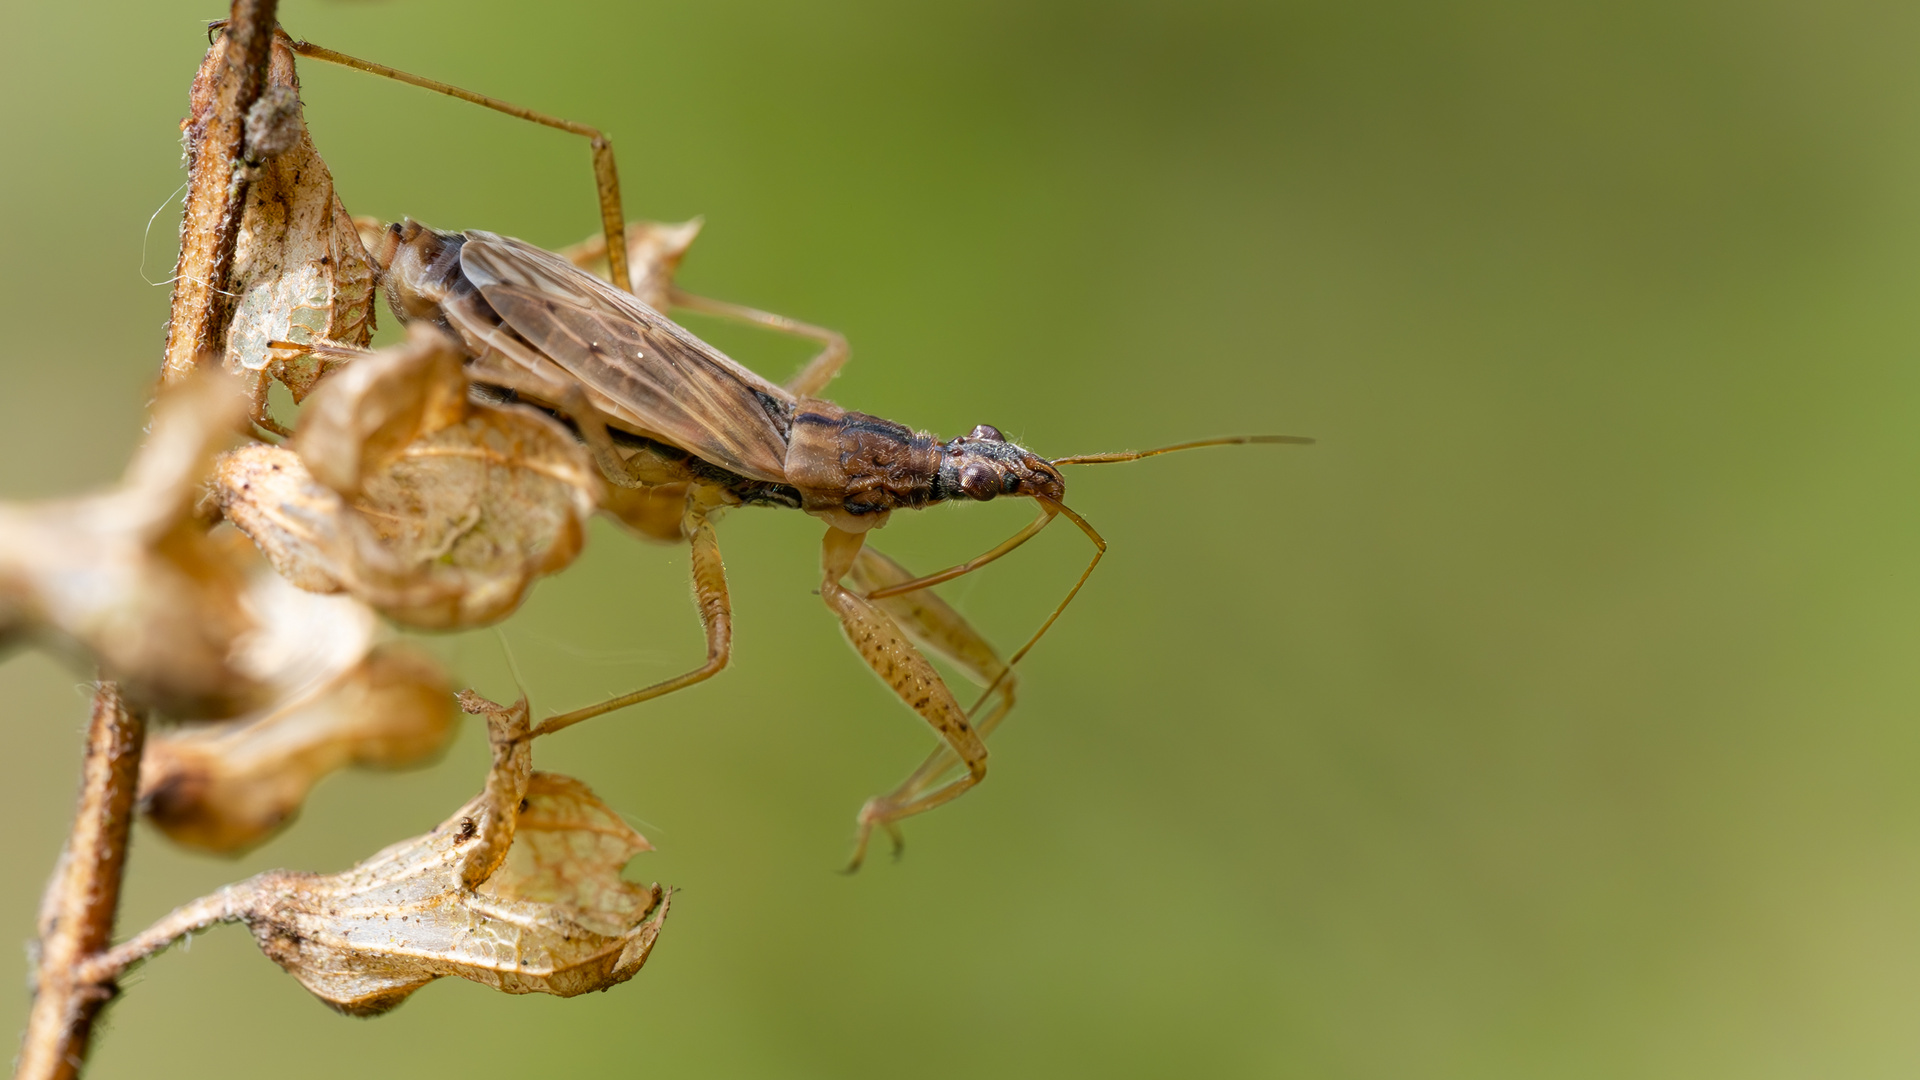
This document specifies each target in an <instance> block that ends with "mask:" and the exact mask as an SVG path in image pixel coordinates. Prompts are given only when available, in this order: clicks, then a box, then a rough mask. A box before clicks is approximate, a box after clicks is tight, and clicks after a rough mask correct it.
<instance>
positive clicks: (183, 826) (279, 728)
mask: <svg viewBox="0 0 1920 1080" xmlns="http://www.w3.org/2000/svg"><path fill="white" fill-rule="evenodd" d="M356 606H357V605H356ZM452 693H453V690H452V687H450V686H449V685H448V684H447V677H446V674H445V673H444V672H443V671H442V670H441V669H440V665H439V664H437V663H436V662H434V660H433V659H432V658H430V657H428V656H425V655H423V654H421V653H420V652H418V651H416V650H413V649H409V648H406V647H404V646H399V645H388V646H382V647H380V648H376V649H374V650H373V651H372V652H371V653H369V654H367V655H366V656H364V657H363V658H361V659H360V660H358V662H356V663H354V664H353V665H352V666H351V667H349V668H347V669H346V670H343V671H340V672H337V673H335V677H334V678H333V679H332V680H331V681H329V682H327V683H325V684H323V685H321V686H318V687H314V688H309V689H304V690H302V691H300V692H298V693H297V694H296V695H294V696H292V697H290V698H289V699H287V700H285V701H284V702H282V703H281V704H279V705H278V706H276V707H275V708H273V709H272V710H270V711H268V712H266V713H265V714H263V715H258V716H251V717H245V718H242V719H239V720H232V721H227V722H224V723H219V724H208V725H196V726H194V727H188V728H176V729H174V730H171V731H166V732H159V733H155V734H154V735H152V736H150V737H149V738H148V740H147V746H146V754H145V757H144V759H143V761H142V764H141V768H140V809H141V812H142V813H144V814H145V815H146V817H147V819H148V820H149V821H151V822H153V823H154V825H156V826H158V827H159V829H160V830H161V831H162V832H164V833H166V834H167V836H168V837H170V838H171V839H173V840H174V841H175V842H176V843H180V844H184V845H186V846H188V847H195V848H200V849H203V850H207V851H217V852H223V853H237V852H240V851H244V850H245V849H247V848H249V847H252V846H254V845H255V844H258V843H260V842H261V841H263V840H265V839H266V838H267V837H268V836H270V835H272V834H273V833H274V832H275V831H276V830H278V829H279V828H280V827H281V826H282V825H284V824H286V823H287V822H288V821H289V820H290V819H291V818H292V817H293V815H294V814H295V813H297V812H298V811H299V809H300V805H301V803H303V802H304V801H305V800H306V797H307V793H308V792H309V791H310V790H311V789H312V787H313V785H314V784H315V783H317V782H318V781H319V780H320V779H321V778H322V777H324V776H326V775H327V774H328V773H331V772H333V771H335V770H337V769H340V768H342V767H344V766H346V765H350V764H352V765H373V766H382V767H393V768H398V767H402V766H406V765H412V764H417V763H419V762H421V761H424V760H426V759H428V758H431V757H433V756H434V755H436V754H438V753H439V751H440V750H441V748H442V747H444V746H445V745H446V741H447V738H448V737H449V736H450V735H451V734H452V733H453V730H454V725H453V718H454V709H453V697H452Z"/></svg>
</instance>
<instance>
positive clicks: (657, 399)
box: [460, 230, 793, 483]
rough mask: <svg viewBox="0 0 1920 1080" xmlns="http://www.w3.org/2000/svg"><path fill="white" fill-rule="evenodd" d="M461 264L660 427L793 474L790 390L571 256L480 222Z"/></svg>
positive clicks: (719, 456)
mask: <svg viewBox="0 0 1920 1080" xmlns="http://www.w3.org/2000/svg"><path fill="white" fill-rule="evenodd" d="M460 268H461V270H462V271H464V272H465V274H466V276H467V279H468V280H469V281H471V282H473V284H474V286H475V287H476V288H478V289H479V290H480V295H481V296H483V297H485V298H486V301H487V303H488V304H490V305H492V307H493V309H494V310H495V311H496V312H498V313H499V314H500V318H501V319H502V320H504V321H505V322H506V324H507V325H508V326H510V327H512V328H513V329H514V331H515V332H516V333H518V334H519V335H520V336H521V337H524V338H526V339H527V341H528V342H529V343H530V344H532V345H533V347H534V348H536V349H538V350H540V351H541V352H542V353H544V354H546V355H547V356H548V357H550V358H552V360H553V361H554V362H555V363H557V364H559V365H560V366H561V367H563V368H565V369H566V370H567V372H568V374H570V375H572V376H573V377H574V378H576V379H579V380H580V381H581V383H583V384H585V385H586V386H587V387H589V388H591V389H593V390H595V391H597V392H598V393H600V394H603V395H605V396H606V397H607V398H609V399H611V400H613V401H615V402H617V403H619V404H620V405H622V406H624V407H625V408H626V409H627V410H628V411H630V412H631V413H632V414H633V415H634V416H635V417H637V418H639V420H640V421H641V423H642V425H643V426H644V427H645V428H646V434H649V435H653V436H657V437H659V438H660V439H662V440H664V441H666V442H669V443H672V444H673V445H675V446H678V447H680V448H681V449H683V450H687V451H689V452H690V453H693V454H696V455H698V456H700V457H702V458H705V459H706V460H708V461H711V462H713V463H714V464H716V465H719V466H721V467H723V468H726V469H729V470H731V471H733V472H737V473H740V474H742V475H745V476H750V477H753V478H754V479H757V480H768V481H772V482H774V483H784V482H785V481H786V469H785V462H786V456H787V439H786V434H785V431H784V428H785V425H784V424H783V423H781V422H780V421H779V420H777V419H776V418H775V416H774V414H773V413H772V412H770V411H769V407H772V408H774V409H779V408H781V407H783V406H787V405H791V404H792V402H793V397H792V395H790V394H788V393H787V392H786V391H784V390H782V389H780V388H779V387H777V386H774V385H773V384H772V383H769V382H767V381H766V380H765V379H762V378H760V377H759V376H758V375H755V374H754V373H753V372H751V371H748V370H747V369H746V368H744V367H741V366H740V365H739V364H737V363H735V362H734V361H732V360H730V359H728V358H727V357H726V356H725V355H723V354H722V353H720V351H719V350H717V349H715V348H713V347H712V346H711V345H708V344H707V343H706V342H703V341H701V340H700V339H699V338H696V337H694V336H693V335H692V334H690V333H688V332H687V331H685V330H683V329H681V328H680V327H679V326H678V325H677V324H675V323H674V322H673V321H672V320H671V319H668V318H667V317H666V316H664V315H662V314H660V313H659V312H657V311H655V310H653V309H652V308H650V307H648V306H647V305H646V304H644V303H642V302H640V301H639V300H638V299H636V298H635V297H633V296H630V295H628V294H627V293H624V292H621V291H619V290H618V289H615V288H614V287H613V286H611V285H608V284H607V283H606V282H604V281H601V280H600V279H599V278H596V277H594V276H593V275H591V274H589V273H587V272H586V271H584V270H581V269H579V268H578V267H576V266H574V265H573V264H572V263H569V262H567V261H566V260H565V259H562V258H560V257H559V256H557V255H553V254H551V253H549V252H546V251H542V250H541V249H539V248H536V247H534V246H532V245H531V244H525V243H522V242H520V241H518V240H515V239H512V238H511V237H504V236H497V235H495V234H493V233H488V232H480V231H477V230H476V231H473V232H469V233H467V242H466V244H465V245H464V246H462V247H461V249H460Z"/></svg>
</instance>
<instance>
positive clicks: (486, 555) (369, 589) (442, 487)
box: [215, 327, 600, 630]
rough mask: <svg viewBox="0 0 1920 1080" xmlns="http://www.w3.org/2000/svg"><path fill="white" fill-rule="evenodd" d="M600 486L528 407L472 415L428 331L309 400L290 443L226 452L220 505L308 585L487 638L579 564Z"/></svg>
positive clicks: (572, 444) (397, 615) (567, 439)
mask: <svg viewBox="0 0 1920 1080" xmlns="http://www.w3.org/2000/svg"><path fill="white" fill-rule="evenodd" d="M599 496H600V483H599V481H598V480H597V479H596V478H595V473H594V469H593V463H592V460H591V458H590V457H589V456H588V454H587V451H586V450H585V448H583V447H582V446H581V445H580V443H579V442H578V441H577V440H575V439H574V437H573V436H572V434H571V433H570V432H568V431H567V429H566V428H565V427H562V426H561V425H560V424H559V423H558V422H556V421H555V420H553V419H552V418H551V417H549V416H546V415H545V414H543V413H541V412H538V411H537V410H534V409H532V408H529V407H526V406H493V405H484V404H478V403H473V402H470V401H469V400H468V397H467V376H466V372H465V370H464V369H463V368H462V366H461V362H460V357H459V355H458V354H457V353H455V352H454V351H453V350H452V348H451V346H450V344H449V343H448V342H447V340H446V339H445V337H444V336H443V335H441V334H439V333H438V332H437V331H435V330H433V329H432V328H430V327H423V328H421V329H420V330H419V331H417V332H415V333H414V334H413V335H412V337H411V338H410V339H409V341H408V342H407V344H406V345H404V346H401V347H398V348H395V349H388V350H383V351H380V352H376V353H369V354H367V355H366V356H364V357H362V358H360V359H358V360H356V361H355V362H354V363H353V364H352V365H351V366H349V367H348V368H347V369H346V370H344V371H342V372H340V373H339V374H338V375H336V376H334V377H333V378H330V379H328V380H327V381H326V382H325V383H324V384H323V385H322V386H321V388H320V389H319V390H318V391H317V392H316V393H315V394H314V396H313V399H312V400H311V402H310V403H309V406H308V408H307V410H306V412H305V414H304V415H303V417H302V420H301V424H300V431H299V433H298V435H297V436H296V437H295V439H294V440H293V443H292V445H291V447H290V448H289V447H279V446H262V445H256V446H249V447H243V448H241V449H239V450H235V451H233V452H231V453H229V454H227V455H226V456H224V457H223V458H222V459H221V460H220V462H219V466H218V469H217V471H216V481H215V499H216V502H217V504H218V506H219V508H220V511H221V513H222V514H224V515H225V516H226V518H227V520H229V521H231V522H233V523H234V525H236V526H238V527H239V529H240V530H241V531H242V532H244V533H246V534H247V535H248V536H250V537H252V538H253V541H254V542H255V543H256V544H258V545H259V546H260V549H261V550H262V551H263V552H265V553H266V555H267V558H268V559H270V560H271V561H272V562H273V564H274V566H275V567H277V568H278V569H279V570H280V572H281V573H282V574H283V575H285V576H286V578H287V580H289V581H292V582H293V583H295V584H296V585H299V586H300V587H301V588H303V589H310V590H313V591H315V592H346V593H350V594H352V595H353V596H355V597H357V598H359V599H361V600H363V601H365V602H366V603H368V604H371V605H372V606H373V607H374V608H376V609H378V610H379V611H380V612H381V613H382V614H384V615H386V616H387V617H388V618H391V619H393V620H394V621H396V622H400V623H404V624H406V625H409V626H417V627H423V628H427V629H436V630H438V629H456V628H465V627H472V626H482V625H485V624H487V623H490V622H493V621H495V620H498V619H500V618H504V617H505V616H506V615H508V614H510V613H512V611H513V610H514V609H515V608H516V607H518V606H519V604H520V601H521V600H522V599H523V598H524V597H525V595H526V592H527V590H528V589H529V588H530V587H531V586H532V584H533V582H534V581H535V580H536V579H537V578H539V577H540V576H541V575H544V574H550V573H554V572H556V571H558V570H561V569H564V568H565V567H566V566H567V564H568V563H570V562H572V561H573V559H574V557H575V556H576V555H578V554H579V552H580V547H581V544H582V543H583V542H584V539H585V525H586V520H587V518H588V517H589V516H591V515H592V513H593V512H594V508H595V506H596V504H597V503H598V501H599Z"/></svg>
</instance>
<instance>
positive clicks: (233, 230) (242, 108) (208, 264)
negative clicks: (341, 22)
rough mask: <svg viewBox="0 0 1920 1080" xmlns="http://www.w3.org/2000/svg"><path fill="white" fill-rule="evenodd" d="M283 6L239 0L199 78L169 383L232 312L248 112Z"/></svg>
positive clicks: (207, 350) (212, 346) (213, 344)
mask: <svg viewBox="0 0 1920 1080" xmlns="http://www.w3.org/2000/svg"><path fill="white" fill-rule="evenodd" d="M278 6H279V0H233V16H232V18H231V20H229V22H228V23H227V29H226V34H225V36H224V37H223V38H222V39H221V40H220V42H219V43H218V44H216V45H215V46H214V47H213V49H211V50H210V51H209V52H208V53H207V59H206V61H205V62H203V63H202V64H201V67H200V74H199V75H198V76H197V77H196V78H195V80H194V102H195V109H194V115H193V116H192V118H191V119H190V121H189V124H190V126H189V127H188V129H187V132H186V136H187V146H188V153H189V156H190V158H191V166H190V171H189V173H188V177H187V202H186V210H185V212H184V213H183V214H182V215H181V218H180V259H179V261H178V262H177V263H175V264H174V269H173V274H174V284H173V313H172V316H171V318H170V319H169V320H168V322H167V353H166V359H165V362H164V363H163V365H162V367H161V371H160V382H161V384H162V385H167V384H171V383H175V382H178V381H180V380H181V379H184V378H186V377H187V376H188V375H189V374H191V373H192V372H193V370H194V368H195V366H196V365H197V364H198V363H199V360H200V358H201V357H202V356H205V355H209V354H212V353H214V352H216V351H218V349H219V347H220V338H221V336H222V334H224V333H225V331H226V323H227V319H228V317H229V315H230V314H231V313H232V311H233V305H232V304H231V303H230V302H228V298H227V296H226V292H227V276H228V271H229V270H230V269H231V267H232V265H233V248H234V243H235V241H237V240H238V239H239V232H240V214H241V212H242V211H243V210H244V209H246V204H247V182H248V178H247V174H246V172H245V170H244V169H242V168H241V164H240V159H241V150H242V146H243V143H244V141H245V139H246V119H247V110H248V109H250V108H252V107H253V103H254V102H255V101H256V100H258V99H259V97H260V89H261V87H262V86H263V85H264V84H265V80H266V72H267V55H268V51H269V49H270V47H271V45H272V43H273V29H274V11H275V8H277V7H278ZM209 91H210V93H211V100H210V102H208V103H207V104H208V107H206V108H204V109H203V108H202V107H201V103H202V95H203V94H204V93H207V92H209Z"/></svg>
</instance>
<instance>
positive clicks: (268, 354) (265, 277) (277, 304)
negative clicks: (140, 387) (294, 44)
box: [226, 35, 374, 418]
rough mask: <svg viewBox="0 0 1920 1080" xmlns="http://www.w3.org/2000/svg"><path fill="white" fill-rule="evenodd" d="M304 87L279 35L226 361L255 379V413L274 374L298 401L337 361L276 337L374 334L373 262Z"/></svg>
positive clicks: (344, 340)
mask: <svg viewBox="0 0 1920 1080" xmlns="http://www.w3.org/2000/svg"><path fill="white" fill-rule="evenodd" d="M299 89H300V82H299V78H298V77H297V76H296V75H295V73H294V64H293V53H292V51H291V50H289V49H288V48H287V46H286V42H285V40H284V37H283V36H282V35H276V36H275V40H274V43H273V59H272V65H271V67H270V69H269V71H268V80H267V87H266V89H265V90H264V91H263V93H262V96H261V99H260V104H258V105H256V106H255V109H254V111H253V113H252V114H250V115H249V116H248V120H247V151H248V156H249V158H250V159H251V160H250V162H249V164H250V166H251V171H252V173H253V179H252V183H251V185H250V186H249V187H248V189H247V201H246V207H245V210H244V212H243V214H242V216H241V219H240V230H239V237H238V240H237V242H236V244H235V246H234V255H233V270H232V276H231V278H230V288H231V289H232V291H233V293H234V294H235V295H237V296H238V297H239V299H238V300H237V301H236V302H235V307H234V311H233V316H232V320H231V322H230V323H229V328H228V331H227V356H226V366H227V368H228V370H230V371H234V372H238V373H241V374H245V375H249V376H250V378H251V379H252V386H253V393H252V400H253V404H252V408H253V415H254V416H255V417H256V418H258V417H263V416H264V415H265V408H266V399H265V393H266V386H267V381H268V380H269V379H279V380H280V381H281V382H283V383H285V384H286V385H287V388H288V389H289V390H291V391H292V392H293V399H294V401H296V402H298V401H300V400H302V399H304V398H305V397H306V396H307V394H308V393H309V392H310V391H311V390H312V389H313V387H314V384H315V383H316V382H317V381H318V380H319V379H320V377H321V376H322V375H324V374H325V373H326V372H327V371H328V370H329V369H330V368H331V366H332V365H333V364H335V363H337V359H338V358H337V354H329V353H327V352H325V351H324V349H323V351H322V352H319V353H314V352H309V351H307V350H305V349H304V348H296V349H285V348H276V347H275V346H274V345H273V344H272V343H274V342H284V343H290V344H293V345H296V346H320V347H326V346H346V347H349V348H365V347H366V345H367V343H368V341H369V340H370V337H371V334H372V332H373V289H374V272H373V264H372V261H371V260H369V259H368V258H367V251H366V248H365V247H364V246H363V245H362V244H361V243H360V234H359V232H358V230H356V229H355V228H354V224H353V220H352V218H350V217H349V216H348V215H347V211H346V208H345V207H343V206H342V205H341V204H340V200H339V198H337V197H336V196H335V194H334V189H333V176H332V174H331V173H329V172H328V171H327V164H326V162H325V161H323V160H321V157H320V152H319V151H318V150H316V149H315V148H314V145H313V139H312V138H311V137H310V136H309V135H308V134H307V129H306V124H305V123H304V121H303V120H302V118H301V115H300V108H299V96H298V95H299Z"/></svg>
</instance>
